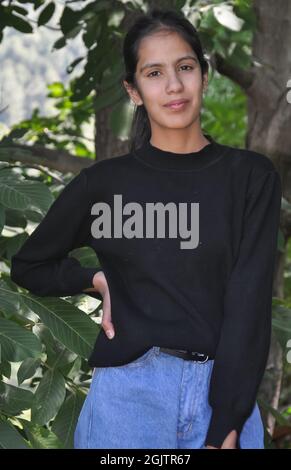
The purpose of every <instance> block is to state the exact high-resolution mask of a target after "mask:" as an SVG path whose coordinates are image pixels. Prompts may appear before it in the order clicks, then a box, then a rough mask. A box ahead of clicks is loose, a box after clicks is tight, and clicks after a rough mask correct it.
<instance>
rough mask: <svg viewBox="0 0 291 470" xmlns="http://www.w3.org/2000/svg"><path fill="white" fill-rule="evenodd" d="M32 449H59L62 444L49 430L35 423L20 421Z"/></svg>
mask: <svg viewBox="0 0 291 470" xmlns="http://www.w3.org/2000/svg"><path fill="white" fill-rule="evenodd" d="M22 425H23V427H24V429H25V432H26V433H27V435H28V437H29V440H30V442H31V445H32V448H33V449H61V448H62V443H61V442H60V441H59V439H58V437H57V436H56V435H55V434H54V433H53V432H52V431H50V430H49V429H47V428H45V427H42V426H40V425H38V424H36V423H31V422H29V421H24V420H22Z"/></svg>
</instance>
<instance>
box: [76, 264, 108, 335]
mask: <svg viewBox="0 0 291 470" xmlns="http://www.w3.org/2000/svg"><path fill="white" fill-rule="evenodd" d="M92 284H93V286H94V287H90V288H89V289H85V290H84V291H83V292H92V291H97V292H99V293H100V294H101V295H102V297H103V305H102V310H103V315H102V322H101V326H102V328H103V329H104V330H105V333H106V335H107V336H108V338H109V339H112V338H113V337H114V335H115V331H114V327H113V324H112V322H111V303H110V295H109V288H108V284H107V281H106V277H105V275H104V272H103V271H98V272H97V273H96V274H94V277H93V280H92Z"/></svg>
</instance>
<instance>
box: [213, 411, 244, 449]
mask: <svg viewBox="0 0 291 470" xmlns="http://www.w3.org/2000/svg"><path fill="white" fill-rule="evenodd" d="M245 420H246V417H245V416H242V415H238V414H237V413H236V412H235V411H234V410H233V409H230V408H223V407H219V408H213V411H212V416H211V419H210V423H209V427H208V431H207V435H206V439H205V445H210V446H213V447H218V448H220V447H221V446H222V444H223V441H224V440H225V438H226V437H227V436H228V434H229V433H230V432H231V431H232V430H233V429H234V430H235V431H237V441H236V447H238V448H239V447H240V444H239V439H240V433H241V431H242V428H243V425H244V423H245Z"/></svg>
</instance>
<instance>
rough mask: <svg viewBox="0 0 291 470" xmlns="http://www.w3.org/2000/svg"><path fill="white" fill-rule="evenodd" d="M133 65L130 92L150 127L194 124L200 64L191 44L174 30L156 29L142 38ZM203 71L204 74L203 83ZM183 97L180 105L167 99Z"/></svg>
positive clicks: (199, 98)
mask: <svg viewBox="0 0 291 470" xmlns="http://www.w3.org/2000/svg"><path fill="white" fill-rule="evenodd" d="M138 55H139V60H138V63H137V67H136V82H137V89H134V90H132V89H131V92H130V90H129V89H128V88H127V89H128V92H129V93H130V96H131V98H132V99H133V100H134V102H135V103H136V104H137V105H140V104H144V106H145V108H146V110H147V113H148V116H149V120H150V123H151V128H152V131H153V129H157V130H158V129H160V128H171V129H181V128H186V127H189V126H191V125H193V124H194V125H197V122H199V114H200V110H201V105H202V96H203V95H202V93H203V82H202V75H201V68H200V64H199V62H198V60H197V56H196V54H195V52H194V51H193V49H192V48H191V46H190V45H189V44H188V43H187V42H186V41H185V40H184V39H183V38H182V37H181V36H180V35H179V34H178V33H176V32H168V31H167V32H165V31H161V32H157V33H153V34H152V35H151V36H148V37H146V38H144V39H143V40H142V41H141V43H140V47H139V53H138ZM206 81H207V75H205V76H204V84H205V85H206ZM180 99H186V100H188V101H187V103H186V104H185V105H183V106H182V107H180V108H174V107H172V108H171V107H168V106H166V104H168V103H169V102H170V101H173V100H180Z"/></svg>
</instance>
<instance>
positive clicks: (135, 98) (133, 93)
mask: <svg viewBox="0 0 291 470" xmlns="http://www.w3.org/2000/svg"><path fill="white" fill-rule="evenodd" d="M123 86H124V88H125V89H126V91H127V93H128V95H129V97H130V99H131V101H132V102H133V104H135V105H136V106H140V105H142V104H143V101H142V99H141V97H140V94H139V92H138V91H137V89H136V88H135V87H134V86H133V85H131V84H129V83H128V82H127V81H126V80H123Z"/></svg>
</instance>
